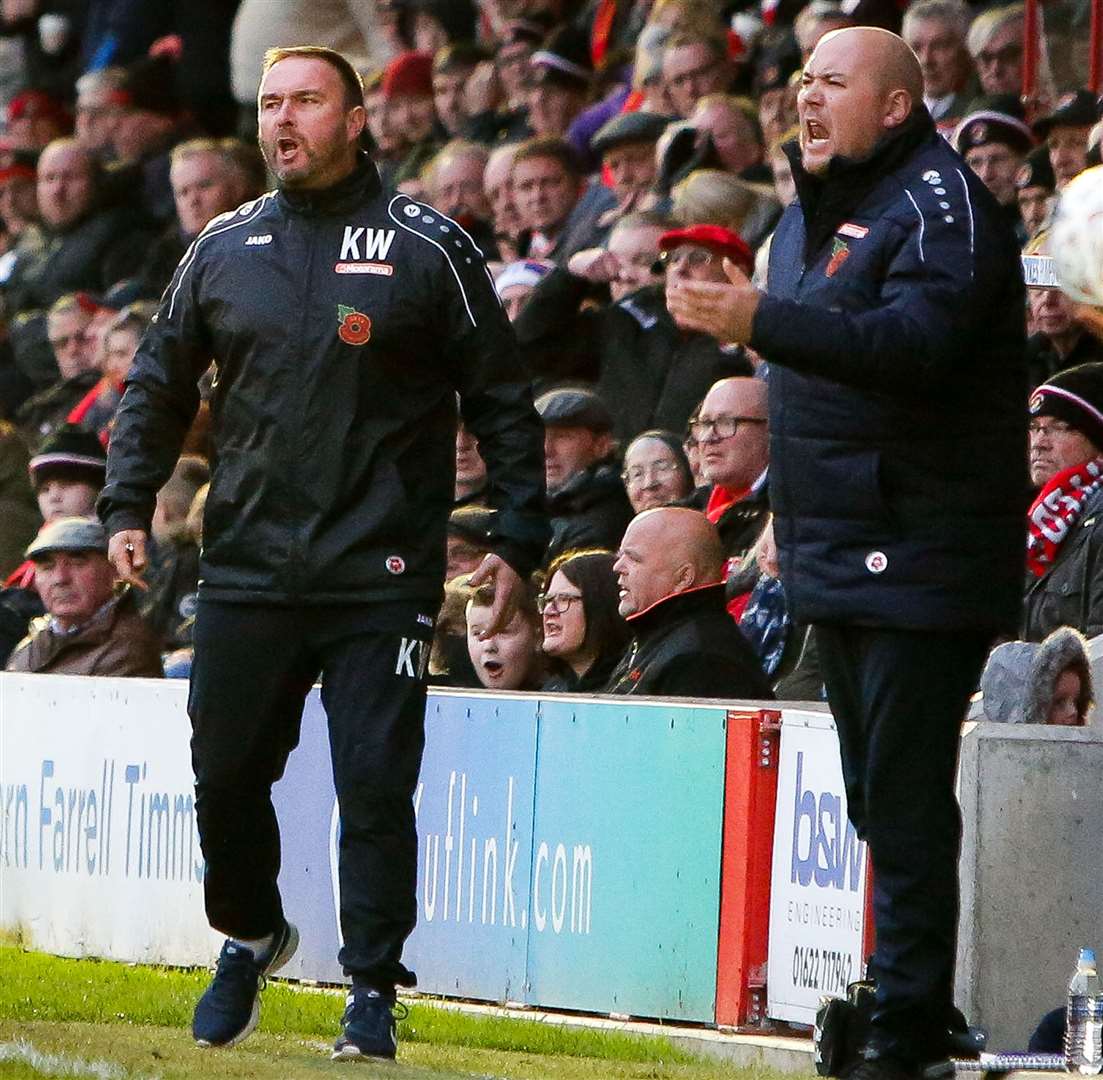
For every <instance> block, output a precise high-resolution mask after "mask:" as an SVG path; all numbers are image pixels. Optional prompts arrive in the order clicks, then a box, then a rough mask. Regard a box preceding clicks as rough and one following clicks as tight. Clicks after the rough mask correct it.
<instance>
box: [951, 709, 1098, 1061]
mask: <svg viewBox="0 0 1103 1080" xmlns="http://www.w3.org/2000/svg"><path fill="white" fill-rule="evenodd" d="M1097 723H1098V724H1099V726H1095V727H1091V726H1089V727H1087V728H1059V727H1043V726H1023V725H1009V724H992V723H970V724H967V725H966V726H965V730H964V732H963V735H962V743H961V766H960V771H959V775H958V789H959V797H960V799H961V808H962V817H963V820H964V839H963V846H962V857H961V891H962V896H961V899H962V909H961V930H960V935H959V939H958V964H957V991H956V996H957V1001H958V1004H959V1005H960V1006H961V1007H962V1008H963V1009H964V1011H965V1014H966V1016H968V1017H969V1019H970V1021H971V1022H973V1023H978V1024H982V1025H984V1026H985V1027H987V1028H988V1029H989V1031H990V1033H991V1037H990V1040H989V1046H990V1048H1001V1049H1010V1050H1020V1049H1025V1047H1026V1043H1027V1040H1028V1038H1029V1036H1030V1033H1031V1031H1033V1029H1034V1026H1035V1024H1036V1023H1037V1021H1038V1019H1039V1018H1040V1017H1041V1016H1042V1014H1043V1013H1045V1012H1047V1011H1048V1010H1049V1009H1052V1008H1054V1007H1055V1006H1057V1005H1060V1004H1061V1003H1062V1001H1063V999H1064V994H1065V986H1066V984H1067V981H1068V978H1069V975H1070V974H1071V972H1072V969H1073V968H1074V967H1075V964H1076V950H1077V949H1078V948H1080V947H1081V946H1084V945H1087V946H1091V947H1093V948H1095V949H1096V950H1097V952H1099V951H1100V950H1103V718H1100V720H1099V721H1097Z"/></svg>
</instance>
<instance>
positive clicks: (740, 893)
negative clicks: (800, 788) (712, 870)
mask: <svg viewBox="0 0 1103 1080" xmlns="http://www.w3.org/2000/svg"><path fill="white" fill-rule="evenodd" d="M780 719H781V714H780V713H778V712H773V711H770V710H763V711H759V710H754V711H753V712H738V711H735V710H732V711H731V712H729V713H728V717H727V725H728V732H727V736H728V738H727V761H726V769H725V776H724V830H723V851H722V857H721V870H720V940H719V949H718V954H717V961H718V962H717V972H716V1022H717V1024H720V1025H724V1026H730V1027H743V1026H746V1025H749V1024H761V1023H762V1022H763V1021H764V1020H765V1018H766V1001H765V973H766V949H767V945H768V943H769V927H770V866H771V863H772V861H773V851H774V811H775V809H776V806H777V765H778V746H779V740H780V726H779V721H780Z"/></svg>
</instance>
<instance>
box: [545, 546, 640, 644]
mask: <svg viewBox="0 0 1103 1080" xmlns="http://www.w3.org/2000/svg"><path fill="white" fill-rule="evenodd" d="M616 561H617V557H616V555H614V554H613V553H612V552H611V551H606V550H605V549H604V548H585V549H582V550H579V549H577V548H576V549H575V550H573V551H565V552H563V554H562V555H560V556H558V558H556V559H553V560H552V564H551V566H549V567H548V573H547V577H546V578H545V581H546V582H547V583H550V582H551V579H552V577H553V576H554V575H555V574H556V573H557V572H562V574H563V576H564V577H565V578H566V579H567V580H568V581H569V582H570V583H571V584H572V585H573V586H574V587H575V588H576V589H578V590H579V591H580V592H581V593H582V612H583V614H584V615H585V617H586V631H585V633H584V634H583V636H582V648H583V649H589V648H593V650H594V652H595V654H596V655H597V656H598V657H606V656H611V655H618V656H619V655H620V654H621V653H622V652H624V650H625V648H626V647H627V645H628V640H629V638H630V637H631V634H630V633H629V630H628V624H627V623H626V622H625V621H624V619H622V618H621V616H620V613H619V612H618V611H617V607H618V605H619V603H620V597H619V595H618V590H617V578H616V575H615V574H614V573H613V563H615V562H616ZM544 587H545V588H547V584H545V586H544Z"/></svg>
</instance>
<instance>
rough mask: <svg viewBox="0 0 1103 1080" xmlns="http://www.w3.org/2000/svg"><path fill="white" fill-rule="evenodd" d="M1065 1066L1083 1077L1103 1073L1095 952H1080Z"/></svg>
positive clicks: (1067, 1024) (1102, 1018)
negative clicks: (1102, 1071)
mask: <svg viewBox="0 0 1103 1080" xmlns="http://www.w3.org/2000/svg"><path fill="white" fill-rule="evenodd" d="M1065 1067H1066V1068H1067V1069H1068V1071H1069V1072H1073V1073H1079V1074H1080V1075H1081V1076H1094V1075H1095V1074H1097V1073H1098V1072H1100V1071H1101V1070H1103V999H1101V998H1100V996H1099V975H1098V974H1097V972H1096V968H1095V951H1094V950H1093V949H1081V950H1080V955H1079V956H1078V957H1077V960H1076V971H1075V972H1074V973H1073V976H1072V978H1071V979H1070V980H1069V999H1068V1010H1067V1012H1066V1014H1065Z"/></svg>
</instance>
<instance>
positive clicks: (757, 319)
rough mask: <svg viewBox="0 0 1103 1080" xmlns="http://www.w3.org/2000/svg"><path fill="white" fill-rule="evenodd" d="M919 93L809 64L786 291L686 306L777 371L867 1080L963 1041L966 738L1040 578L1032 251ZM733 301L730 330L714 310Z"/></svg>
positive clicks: (856, 56)
mask: <svg viewBox="0 0 1103 1080" xmlns="http://www.w3.org/2000/svg"><path fill="white" fill-rule="evenodd" d="M921 93H922V80H921V74H920V71H919V67H918V63H917V62H916V60H915V58H914V56H913V55H912V54H911V52H910V50H908V49H907V46H906V45H905V44H904V42H903V41H901V40H900V39H899V38H897V37H896V36H895V35H893V34H889V33H888V32H887V31H882V30H874V29H872V28H854V29H849V30H842V31H839V32H837V33H834V34H830V35H828V36H826V37H825V38H824V39H823V40H822V41H821V42H820V44H819V45H818V46H817V49H816V52H815V53H814V54H813V56H812V58H811V59H810V61H809V63H808V65H807V66H806V68H805V70H804V75H803V82H802V89H801V92H800V99H799V100H800V111H801V122H802V130H801V147H800V150H799V151H798V150H797V149H796V147H793V148H792V149H793V153H792V155H791V157H792V160H793V173H794V179H795V180H796V183H797V192H798V196H799V201H798V202H797V203H794V204H793V205H792V206H790V207H789V208H788V209H787V210H786V211H785V214H784V216H783V217H782V220H781V223H780V224H779V226H778V229H777V232H776V233H775V235H774V239H773V242H772V246H771V252H770V266H769V295H767V296H761V295H760V294H758V293H757V292H756V291H755V290H754V289H752V288H751V287H750V285H749V284H748V283H745V282H740V281H736V279H735V277H734V276H732V278H733V284H732V285H731V286H730V287H724V286H718V287H716V288H715V289H714V290H713V291H712V293H711V294H710V295H708V296H706V295H704V294H705V293H707V292H708V290H703V289H702V287H698V288H697V289H696V290H695V292H696V294H697V297H696V299H694V300H691V299H690V298H689V297H688V296H685V297H678V296H676V297H675V298H674V302H673V303H672V308H671V310H672V313H673V314H674V315H675V318H681V319H684V320H686V321H687V322H688V323H689V324H690V325H693V326H694V327H695V328H697V329H704V330H708V331H709V332H715V333H717V335H718V336H719V337H720V340H739V341H746V342H748V343H749V344H750V346H751V347H752V348H753V349H755V350H757V351H758V352H760V353H761V354H762V355H763V356H764V357H765V358H766V360H767V361H769V363H770V501H771V505H772V507H773V512H774V523H775V537H776V541H777V547H778V555H779V561H780V569H781V579H782V581H783V582H784V584H785V590H786V595H787V596H788V597H789V599H790V603H791V606H792V611H793V617H794V618H795V619H799V620H800V621H801V622H804V623H812V624H814V625H815V629H816V642H817V645H818V648H819V658H820V663H821V667H822V671H823V675H824V679H825V683H826V686H827V691H828V698H829V700H830V703H831V706H832V712H833V713H834V716H835V720H836V724H837V727H838V731H839V741H840V747H841V751H842V761H843V775H844V778H845V781H846V787H847V800H848V808H849V813H850V816H851V818H852V820H853V822H854V824H855V826H856V828H857V829H858V833H859V835H860V836H862V837H863V838H864V839H866V840H867V841H868V843H869V847H870V853H871V856H872V861H873V877H874V893H873V907H874V920H875V924H876V932H877V947H876V950H875V952H874V955H873V958H872V960H871V964H870V974H871V976H872V977H873V978H874V979H875V980H876V983H877V992H876V1003H875V1007H874V1011H873V1016H872V1028H871V1032H870V1034H869V1037H868V1041H867V1042H866V1044H865V1045H864V1047H863V1048H862V1055H861V1060H859V1061H857V1062H852V1063H851V1065H850V1068H849V1069H848V1070H847V1072H846V1075H847V1076H848V1077H853V1078H854V1080H897V1078H900V1077H913V1076H916V1075H917V1070H918V1067H919V1066H920V1065H921V1064H923V1063H924V1062H928V1061H932V1060H935V1059H938V1058H944V1057H945V1056H946V1054H947V1051H948V1050H949V1049H950V1046H951V1039H950V1036H949V1032H950V1030H951V1029H953V1028H956V1027H959V1026H960V1024H961V1018H960V1015H959V1014H956V1012H955V1011H954V1008H953V997H952V992H953V971H954V960H955V939H956V932H957V916H958V887H957V863H958V849H959V844H960V836H961V821H960V813H959V809H958V806H957V802H956V800H955V798H954V787H953V784H954V773H955V766H956V762H957V750H958V735H959V730H960V724H961V721H962V719H963V717H964V714H965V710H966V706H967V703H968V699H969V695H970V694H971V693H972V691H973V690H974V689H975V688H976V685H977V681H978V677H979V675H980V670H981V666H982V663H983V660H984V657H985V655H986V652H987V649H988V647H989V645H990V643H991V641H992V639H993V638H994V637H995V636H996V635H997V634H998V633H1000V632H1012V633H1013V632H1014V628H1015V626H1016V624H1017V617H1018V608H1019V603H1020V596H1019V593H1018V589H1019V588H1020V582H1021V580H1022V565H1023V550H1024V546H1023V545H1024V528H1023V525H1022V514H1023V492H1024V491H1025V490H1026V488H1025V484H1026V476H1025V461H1026V456H1025V446H1026V410H1025V409H1024V408H1023V402H1024V401H1025V399H1026V380H1025V357H1024V348H1025V342H1024V326H1023V322H1024V319H1023V303H1024V295H1023V293H1024V289H1023V285H1022V280H1021V270H1020V268H1019V263H1018V257H1017V254H1018V253H1017V247H1016V244H1015V238H1014V236H1013V234H1012V233H1011V231H1010V229H1009V228H1008V227H1007V225H1006V223H1005V222H1004V221H1003V220H1002V215H1001V214H1000V210H999V207H998V206H997V204H996V203H995V201H994V200H993V199H992V197H991V196H990V194H989V193H988V191H987V190H986V189H985V188H984V185H983V184H982V183H981V182H980V181H979V180H978V179H977V178H976V176H975V175H974V174H973V173H972V172H971V171H970V170H969V169H968V168H967V167H966V166H965V164H964V162H963V161H962V160H961V158H960V157H959V156H958V155H957V154H956V153H955V152H954V151H953V150H951V149H950V147H949V146H948V145H947V144H946V143H945V142H944V141H943V140H942V139H941V138H940V137H939V136H938V134H937V133H936V131H935V129H934V126H933V124H932V122H931V119H930V116H929V115H928V114H927V111H926V109H925V108H924V107H923V106H922V103H921V101H920V97H921ZM863 136H864V139H863ZM730 276H731V275H730ZM687 291H688V290H687ZM713 301H717V302H718V303H719V304H720V306H722V307H723V308H724V314H723V317H720V316H717V317H716V318H715V319H712V318H710V317H709V316H708V315H707V313H702V312H701V311H700V310H699V308H698V309H697V314H696V315H694V314H693V313H692V311H691V309H694V308H695V305H698V306H706V307H707V306H708V304H709V303H710V302H713Z"/></svg>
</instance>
